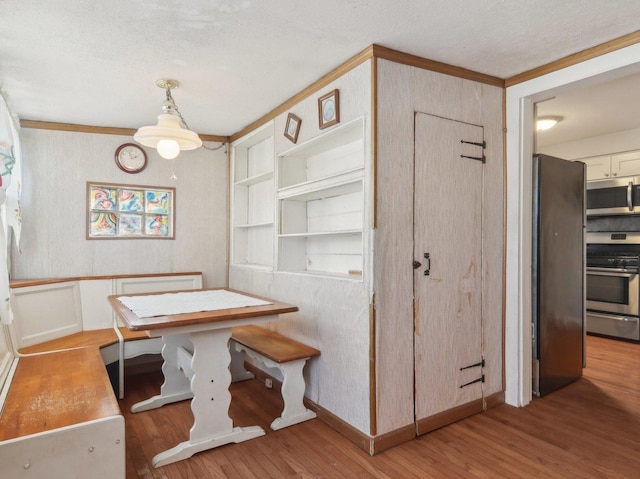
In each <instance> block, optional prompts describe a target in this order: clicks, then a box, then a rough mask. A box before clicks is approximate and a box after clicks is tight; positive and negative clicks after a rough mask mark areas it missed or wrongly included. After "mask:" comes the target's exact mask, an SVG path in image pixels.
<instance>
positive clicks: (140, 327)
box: [108, 288, 298, 331]
mask: <svg viewBox="0 0 640 479" xmlns="http://www.w3.org/2000/svg"><path fill="white" fill-rule="evenodd" d="M213 290H225V291H231V292H232V293H237V294H242V295H244V296H250V297H252V298H257V299H262V300H264V301H269V302H271V304H266V305H262V306H246V307H241V308H229V309H219V310H215V311H200V312H197V313H184V314H172V315H168V316H153V317H150V318H140V317H138V316H137V315H136V314H135V313H134V312H133V311H131V310H130V309H129V308H127V307H126V306H125V305H124V304H122V303H121V302H120V301H119V300H118V298H119V297H122V296H153V295H160V294H171V293H193V292H199V291H213ZM108 298H109V302H111V305H112V306H113V309H114V310H115V311H116V313H117V314H118V315H119V316H120V317H121V318H122V320H123V321H124V323H125V325H126V326H127V327H128V328H129V329H130V330H132V331H151V330H154V329H166V328H176V327H180V326H192V325H198V324H205V323H214V322H222V321H230V320H234V319H244V318H254V317H259V316H272V315H277V314H282V313H293V312H295V311H298V307H297V306H292V305H290V304H286V303H281V302H279V301H274V300H272V299H269V298H264V297H262V296H256V295H254V294H249V293H245V292H244V291H238V290H235V289H229V288H210V289H189V290H181V291H162V292H157V293H141V294H118V295H112V296H109V297H108Z"/></svg>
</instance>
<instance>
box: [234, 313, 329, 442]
mask: <svg viewBox="0 0 640 479" xmlns="http://www.w3.org/2000/svg"><path fill="white" fill-rule="evenodd" d="M231 339H232V344H231V348H230V350H231V366H230V369H231V376H232V380H233V381H242V380H244V379H250V378H253V377H254V375H253V374H252V373H250V372H249V371H247V370H246V369H245V367H244V361H245V355H246V356H249V357H251V358H252V359H255V360H257V361H259V362H261V363H263V364H264V365H265V366H267V367H270V368H278V369H279V370H280V371H281V372H282V375H283V378H284V379H283V381H282V391H281V393H282V398H283V400H284V409H283V411H282V415H281V416H280V417H279V418H277V419H275V420H274V421H273V422H272V423H271V429H274V430H276V429H282V428H283V427H287V426H291V425H293V424H298V423H300V422H302V421H306V420H308V419H313V418H315V417H316V414H315V413H314V412H313V411H310V410H308V409H307V408H306V407H305V406H304V402H303V401H304V391H305V382H304V376H303V369H304V365H305V364H306V362H307V360H308V359H310V358H312V357H315V356H319V355H320V351H318V350H317V349H315V348H312V347H310V346H307V345H306V344H302V343H300V342H298V341H295V340H293V339H290V338H287V337H286V336H282V335H281V334H278V333H276V332H273V331H269V330H267V329H264V328H261V327H259V326H255V325H248V326H238V327H235V328H233V330H232V333H231Z"/></svg>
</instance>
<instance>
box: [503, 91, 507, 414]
mask: <svg viewBox="0 0 640 479" xmlns="http://www.w3.org/2000/svg"><path fill="white" fill-rule="evenodd" d="M502 171H503V175H502V205H503V206H502V225H503V226H502V244H503V247H502V390H503V391H504V390H505V389H506V388H507V373H506V370H505V367H506V360H505V358H506V356H507V354H506V347H507V336H506V327H507V294H506V293H507V89H506V88H503V89H502ZM502 396H503V397H502V402H504V394H503V395H502Z"/></svg>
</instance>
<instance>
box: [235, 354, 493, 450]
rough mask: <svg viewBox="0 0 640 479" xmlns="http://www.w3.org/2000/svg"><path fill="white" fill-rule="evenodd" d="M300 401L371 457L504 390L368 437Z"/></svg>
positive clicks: (474, 409)
mask: <svg viewBox="0 0 640 479" xmlns="http://www.w3.org/2000/svg"><path fill="white" fill-rule="evenodd" d="M245 368H246V369H247V371H250V372H252V373H253V374H254V375H255V376H256V378H257V379H259V380H260V381H263V382H264V380H265V379H271V381H272V383H273V389H275V390H276V391H281V389H282V383H281V382H280V381H279V380H278V379H276V378H274V377H273V376H271V375H270V374H268V373H266V372H265V371H263V370H262V369H260V368H258V367H256V366H254V365H253V364H250V363H249V362H245ZM304 404H305V406H306V407H308V408H309V409H311V410H312V411H313V412H315V413H316V414H317V415H318V419H320V420H321V421H322V422H324V423H325V424H327V425H328V426H329V427H331V428H332V429H334V430H336V431H337V432H339V433H340V434H342V435H343V436H344V437H345V438H347V439H348V440H349V441H351V442H352V443H353V444H355V445H356V446H358V447H359V448H360V449H362V450H363V451H364V452H366V453H367V454H370V455H371V456H373V455H375V454H379V453H381V452H383V451H386V450H387V449H391V448H393V447H395V446H398V445H400V444H402V443H405V442H408V441H411V440H413V439H415V437H416V436H420V435H422V434H426V433H428V432H431V431H435V430H436V429H440V428H441V427H444V426H447V425H448V424H451V423H454V422H456V421H459V420H461V419H464V418H466V417H469V416H472V415H474V414H477V413H480V412H482V411H484V410H487V409H492V408H494V407H496V406H499V405H501V404H504V391H499V392H497V393H495V394H492V395H490V396H487V397H486V398H484V400H483V399H478V400H477V401H473V402H470V403H468V404H464V405H462V406H458V407H457V408H454V409H450V410H448V411H445V412H443V413H440V414H436V415H435V416H432V417H429V418H426V419H422V420H421V421H418V422H417V423H416V424H408V425H407V426H403V427H401V428H399V429H395V430H393V431H391V432H388V433H385V434H381V435H379V436H375V437H371V436H369V435H368V434H365V433H364V432H362V431H360V430H359V429H357V428H355V427H353V426H352V425H350V424H348V423H347V422H345V421H344V420H343V419H340V418H339V417H338V416H336V415H335V414H333V413H332V412H329V411H327V410H326V409H324V408H323V407H322V406H319V405H318V404H316V403H315V402H313V401H311V400H310V399H309V398H307V397H305V398H304Z"/></svg>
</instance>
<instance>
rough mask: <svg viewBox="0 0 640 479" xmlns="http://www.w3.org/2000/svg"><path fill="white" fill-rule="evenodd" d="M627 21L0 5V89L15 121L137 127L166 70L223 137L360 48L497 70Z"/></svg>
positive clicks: (480, 2) (569, 15)
mask: <svg viewBox="0 0 640 479" xmlns="http://www.w3.org/2000/svg"><path fill="white" fill-rule="evenodd" d="M639 29H640V2H639V1H638V0H607V1H588V2H587V1H584V0H562V1H561V0H535V1H533V0H473V1H469V0H446V1H445V0H394V1H390V0H323V1H316V2H311V1H305V0H269V1H267V0H188V1H185V0H109V1H104V0H100V1H95V0H48V1H45V0H2V1H0V32H2V41H1V42H0V88H1V89H2V90H3V91H4V92H5V94H6V95H7V97H8V99H9V102H10V105H11V107H12V109H13V111H14V112H15V113H16V114H17V115H18V116H19V118H21V119H29V120H41V121H54V122H63V123H76V124H85V125H96V126H113V127H123V128H138V127H139V126H142V125H147V124H151V123H155V117H156V115H157V114H159V113H160V104H161V102H162V100H163V99H164V98H163V97H164V93H163V91H162V90H160V89H159V88H157V87H156V86H155V82H156V80H157V79H159V78H175V79H177V80H179V81H180V82H181V87H180V88H179V89H178V90H176V91H175V92H174V98H175V100H176V103H177V104H178V106H179V107H180V110H181V112H182V113H183V115H184V116H185V118H186V120H187V122H188V123H189V126H190V127H191V128H192V129H194V130H196V131H198V132H200V133H208V134H218V135H229V134H232V133H235V132H237V131H239V130H241V129H242V128H243V127H244V126H246V125H248V124H249V123H251V122H252V121H254V120H256V119H258V118H259V117H261V116H262V115H264V114H266V113H268V112H269V111H271V110H272V109H273V108H274V107H276V106H278V105H279V104H281V103H282V102H284V101H285V100H287V99H288V98H290V97H291V96H293V95H294V94H296V93H297V92H299V91H300V90H302V89H303V88H304V87H306V86H308V85H309V84H311V83H312V82H314V81H315V80H317V79H319V78H320V77H322V76H323V75H324V74H326V73H327V72H329V71H331V70H332V69H333V68H335V67H337V66H338V65H340V64H341V63H343V62H344V61H346V60H347V59H349V58H350V57H352V56H353V55H355V54H357V53H359V52H361V51H362V50H364V49H365V48H366V47H368V46H369V45H371V44H374V43H375V44H378V45H382V46H385V47H389V48H393V49H396V50H400V51H403V52H407V53H411V54H414V55H418V56H421V57H424V58H428V59H431V60H437V61H441V62H445V63H448V64H451V65H456V66H460V67H464V68H467V69H470V70H475V71H477V72H481V73H486V74H490V75H493V76H497V77H500V78H507V77H510V76H513V75H515V74H518V73H521V72H523V71H526V70H529V69H531V68H534V67H537V66H540V65H543V64H546V63H548V62H551V61H553V60H557V59H559V58H562V57H564V56H567V55H569V54H572V53H575V52H578V51H581V50H584V49H587V48H590V47H592V46H595V45H599V44H601V43H604V42H606V41H609V40H612V39H615V38H618V37H620V36H622V35H625V34H627V33H631V32H634V31H636V30H639Z"/></svg>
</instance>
